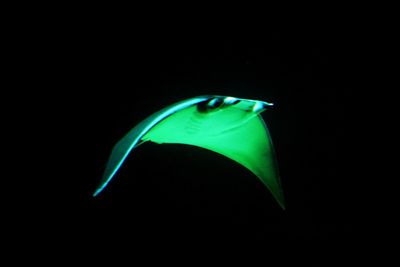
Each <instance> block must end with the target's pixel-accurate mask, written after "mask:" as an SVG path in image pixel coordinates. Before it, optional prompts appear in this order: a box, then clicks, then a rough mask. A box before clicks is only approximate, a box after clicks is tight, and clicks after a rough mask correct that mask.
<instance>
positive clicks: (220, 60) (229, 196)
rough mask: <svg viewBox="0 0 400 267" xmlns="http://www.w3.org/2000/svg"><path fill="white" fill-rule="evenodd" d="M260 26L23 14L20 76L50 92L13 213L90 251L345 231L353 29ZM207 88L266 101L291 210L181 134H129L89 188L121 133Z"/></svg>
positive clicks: (328, 239)
mask: <svg viewBox="0 0 400 267" xmlns="http://www.w3.org/2000/svg"><path fill="white" fill-rule="evenodd" d="M46 23H47V22H46ZM179 24H182V23H179ZM146 25H147V24H146ZM260 25H261V27H259V28H257V29H254V28H252V27H247V26H243V27H239V26H238V25H233V27H228V26H226V25H224V26H218V27H211V28H212V30H209V28H207V29H205V28H203V27H202V26H197V27H189V26H188V27H181V28H179V29H176V27H175V26H176V25H169V24H168V25H163V23H161V22H158V23H156V25H155V26H154V27H149V26H148V25H147V26H146V27H144V26H143V25H141V24H140V23H138V22H135V23H132V22H131V23H128V21H125V20H123V19H118V18H114V17H113V19H112V21H107V20H105V21H102V22H99V21H96V20H89V21H87V22H85V23H79V25H76V24H71V23H68V21H67V22H64V23H60V24H57V25H50V26H49V25H48V24H46V27H45V30H43V27H40V26H32V27H31V28H30V29H29V30H28V32H29V34H28V33H27V35H26V39H25V40H26V41H27V42H29V43H30V44H32V45H31V46H30V49H29V51H28V52H27V53H26V54H25V59H26V60H27V62H28V63H27V65H26V66H27V68H28V69H31V70H32V72H31V73H32V75H31V76H29V78H28V79H30V82H32V83H33V84H35V86H36V87H37V88H40V89H39V90H34V91H32V95H35V96H38V95H43V100H44V101H43V102H44V103H45V104H44V105H41V106H40V108H39V110H40V117H41V118H44V120H38V121H35V122H34V124H33V125H32V128H34V129H36V131H35V133H32V135H34V136H35V137H36V136H37V139H36V140H39V142H38V146H35V148H34V149H32V150H31V151H29V152H28V155H27V158H28V160H31V161H34V160H39V161H40V164H36V166H35V169H38V171H39V172H40V173H42V174H43V175H38V177H39V178H37V179H34V180H30V179H28V180H30V181H29V182H28V185H29V186H27V187H25V189H21V190H22V191H23V192H21V195H22V194H25V196H27V198H24V199H29V200H28V201H25V200H24V201H21V203H18V204H20V207H22V209H19V210H18V211H14V212H16V213H19V214H18V216H21V217H22V218H24V220H25V221H29V225H28V226H27V225H23V226H22V227H21V228H23V229H24V233H29V234H31V235H32V236H34V237H32V238H31V239H30V240H31V241H32V240H35V239H37V238H45V239H46V242H47V243H48V244H49V245H50V246H51V244H59V243H63V242H64V241H65V242H66V241H72V242H73V244H75V245H74V246H77V247H81V248H83V249H82V250H83V251H85V248H95V251H96V253H95V255H101V254H102V253H109V249H116V250H117V249H120V248H121V247H122V246H123V247H124V248H127V249H128V250H129V251H130V252H129V253H132V254H129V255H134V254H135V253H139V252H138V251H137V250H135V252H132V250H133V248H134V247H137V246H139V247H141V248H144V249H145V250H146V249H148V250H152V249H154V248H153V246H154V244H157V246H161V247H163V248H172V249H173V248H175V245H172V244H178V246H181V247H186V248H194V246H195V245H198V244H205V245H204V247H203V249H204V248H206V247H207V248H209V247H211V246H217V247H218V246H220V247H224V246H226V245H228V244H229V245H232V244H233V245H234V246H236V247H246V246H247V245H249V244H254V243H255V242H258V243H261V244H263V245H262V246H261V247H259V249H261V250H263V249H264V248H266V247H267V246H268V247H269V246H277V247H278V248H280V249H282V250H287V248H288V247H294V248H298V249H301V248H304V246H306V244H312V246H313V248H314V249H317V251H318V253H320V252H323V251H330V248H328V247H327V246H326V244H332V243H338V242H339V243H340V244H341V246H342V247H343V246H345V245H347V246H349V244H351V241H352V240H353V239H354V237H353V234H354V228H355V227H356V224H355V222H354V219H355V218H356V217H357V209H358V207H359V201H360V200H359V198H358V197H357V193H356V191H355V188H356V185H357V186H358V185H359V179H360V177H358V176H357V174H356V173H357V170H356V169H357V168H356V167H355V166H356V165H358V164H359V162H357V160H356V158H357V156H356V151H358V147H357V143H358V142H357V141H356V140H357V139H358V138H359V137H358V136H357V133H356V131H355V130H356V129H357V128H358V126H359V125H358V123H360V121H359V120H357V119H356V118H357V114H358V109H357V107H358V105H356V104H355V103H356V102H355V101H356V100H357V99H358V95H356V91H357V87H358V86H359V78H360V72H361V65H362V63H361V62H362V61H360V54H361V53H362V51H363V49H362V46H361V45H360V41H359V39H358V38H359V36H357V35H356V34H355V31H354V30H353V29H352V28H346V27H341V28H340V29H339V28H337V27H335V26H325V25H324V26H321V25H317V24H315V23H314V24H312V25H313V26H312V27H310V26H304V25H296V24H290V25H289V26H280V27H274V26H270V27H267V26H266V25H267V23H266V22H265V23H264V24H263V23H261V24H260ZM231 26H232V25H231ZM27 28H29V26H27ZM22 47H24V46H23V45H22ZM42 89H43V90H42ZM204 94H218V95H228V96H236V97H240V98H248V99H257V100H264V101H268V102H273V103H274V104H275V107H274V108H273V109H272V110H270V111H267V112H264V113H263V117H264V119H265V121H266V123H267V125H268V126H269V129H270V133H271V136H272V139H273V142H274V144H275V149H276V153H277V158H278V162H279V168H280V173H281V181H282V184H283V190H284V194H285V198H286V205H287V209H286V210H282V209H281V208H280V207H279V206H278V204H277V203H276V202H275V200H274V199H273V198H272V196H271V194H270V193H269V191H268V190H267V189H266V188H265V187H264V186H263V185H262V183H261V182H260V181H259V180H258V179H257V178H256V177H255V176H254V175H253V174H252V173H250V172H249V171H247V170H246V169H244V168H243V167H241V166H239V165H237V164H235V163H233V162H231V161H230V160H229V159H226V158H224V157H222V156H220V155H217V154H215V153H212V152H210V151H206V150H202V149H198V148H194V147H189V146H183V145H162V146H160V145H155V144H152V143H147V144H145V145H143V146H140V147H139V148H137V149H136V150H135V151H134V152H133V153H132V154H131V156H130V157H129V158H128V159H127V161H126V162H125V164H124V165H123V167H122V168H121V169H120V171H119V172H118V174H117V176H116V177H115V179H113V180H112V182H111V183H110V184H109V186H108V187H107V188H106V189H105V191H104V192H103V193H102V194H101V195H100V196H99V197H97V198H93V197H92V193H93V192H94V190H95V188H96V186H97V184H98V182H99V180H100V178H101V176H102V173H103V171H104V168H105V164H106V162H107V159H108V156H109V153H110V152H111V149H112V147H113V145H114V144H115V143H116V142H117V141H118V140H119V139H120V138H121V137H122V136H123V135H124V134H125V133H127V132H128V131H129V130H130V129H131V128H132V127H134V126H135V125H136V124H137V123H138V122H140V121H141V120H142V119H144V118H145V117H147V116H149V115H150V114H152V113H153V112H156V111H158V110H160V109H161V108H164V107H165V106H167V105H170V104H172V103H174V102H176V101H180V100H183V99H186V98H190V97H193V96H198V95H204ZM42 121H43V123H42ZM44 144H45V145H44ZM32 188H35V190H32ZM25 191H27V192H25ZM15 202H16V203H17V202H18V196H16V197H15ZM32 242H33V241H32ZM123 242H127V243H124V244H125V245H121V244H122V243H123ZM33 243H34V242H33ZM350 246H351V245H350ZM314 251H315V250H314ZM83 253H85V252H83Z"/></svg>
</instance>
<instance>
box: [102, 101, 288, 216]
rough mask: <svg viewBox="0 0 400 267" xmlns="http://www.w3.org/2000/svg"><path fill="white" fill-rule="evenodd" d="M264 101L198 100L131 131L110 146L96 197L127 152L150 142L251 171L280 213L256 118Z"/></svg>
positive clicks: (276, 182) (268, 150)
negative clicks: (197, 151) (203, 152)
mask: <svg viewBox="0 0 400 267" xmlns="http://www.w3.org/2000/svg"><path fill="white" fill-rule="evenodd" d="M269 106H272V104H269V103H267V102H263V101H256V100H247V99H240V98H234V97H224V96H200V97H196V98H192V99H188V100H185V101H182V102H179V103H177V104H175V105H172V106H170V107H167V108H165V109H163V110H161V111H159V112H157V113H155V114H153V115H152V116H150V117H149V118H147V119H146V120H144V121H143V122H141V123H140V124H138V125H137V126H136V127H135V128H133V129H132V130H131V131H130V132H129V133H128V134H127V135H126V136H125V137H124V138H122V139H121V140H120V141H119V142H118V143H117V145H116V146H115V147H114V149H113V151H112V154H111V156H110V159H109V162H108V164H107V167H106V170H105V173H104V176H103V179H102V181H101V183H100V186H99V187H98V189H97V190H96V192H95V193H94V195H95V196H96V195H97V194H99V193H100V192H101V191H102V190H103V189H104V187H106V185H107V184H108V183H109V181H110V180H111V179H112V177H113V176H114V175H115V173H116V172H117V171H118V169H119V168H120V166H121V164H122V163H123V161H124V160H125V158H126V157H127V155H128V154H129V152H130V151H131V150H132V149H133V148H134V147H136V146H138V145H139V144H141V143H143V142H146V141H152V142H155V143H158V144H163V143H173V144H186V145H193V146H198V147H202V148H205V149H209V150H211V151H214V152H217V153H219V154H222V155H224V156H226V157H228V158H230V159H232V160H234V161H236V162H238V163H239V164H241V165H243V166H244V167H246V168H247V169H249V170H250V171H252V172H253V173H254V174H255V175H256V176H257V177H259V178H260V180H261V181H262V182H263V183H264V184H265V185H266V186H267V188H268V189H269V190H270V191H271V193H272V195H273V196H274V197H275V199H276V200H277V201H278V203H279V204H280V205H281V207H282V208H284V199H283V193H282V188H281V185H280V179H279V174H278V168H277V163H276V159H275V155H274V149H273V145H272V142H271V137H270V136H269V133H268V129H267V127H266V125H265V123H264V121H263V119H262V117H261V115H259V114H260V113H261V112H262V111H264V110H265V109H266V108H267V107H269Z"/></svg>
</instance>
